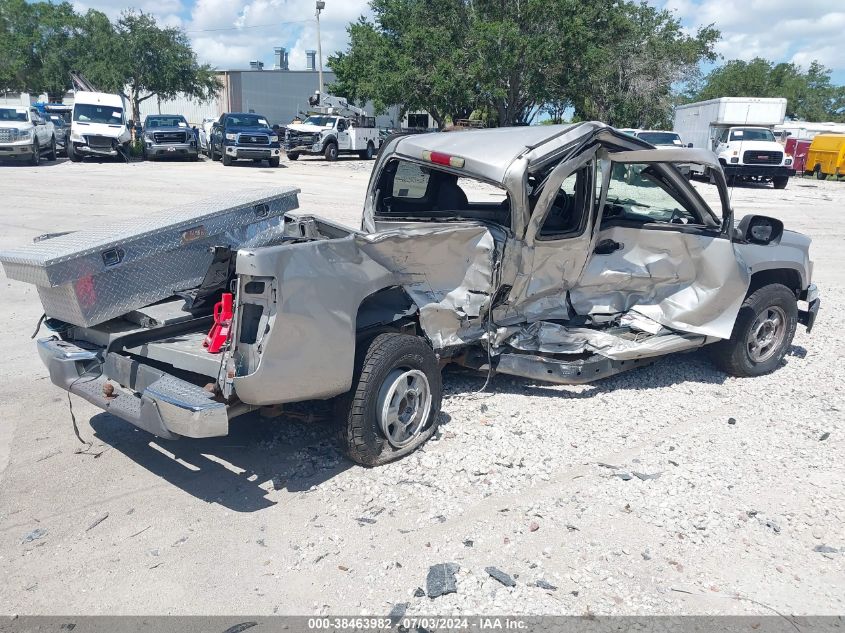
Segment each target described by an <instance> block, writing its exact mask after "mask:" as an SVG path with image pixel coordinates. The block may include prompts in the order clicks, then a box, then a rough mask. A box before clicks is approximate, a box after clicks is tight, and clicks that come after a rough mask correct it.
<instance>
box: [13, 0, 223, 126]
mask: <svg viewBox="0 0 845 633" xmlns="http://www.w3.org/2000/svg"><path fill="white" fill-rule="evenodd" d="M72 70H74V71H78V72H81V73H82V74H83V75H85V76H86V77H87V78H88V79H89V80H90V81H91V82H92V83H93V84H94V85H95V86H97V87H99V88H100V89H101V90H104V91H109V92H119V93H123V94H124V96H125V97H126V98H127V100H128V101H129V102H130V104H131V107H132V115H133V117H134V118H135V119H136V120H137V119H138V118H139V117H140V105H141V103H142V102H143V101H146V100H147V99H150V98H152V97H155V96H158V97H161V98H162V99H168V98H172V97H174V96H176V95H177V94H179V93H182V94H187V95H188V96H190V97H194V98H197V99H206V98H209V97H211V96H212V95H213V94H214V93H216V91H217V90H218V89H219V88H220V82H219V80H218V79H217V75H216V72H215V71H214V70H213V69H212V68H211V67H210V66H208V65H202V64H199V63H198V62H197V59H196V55H195V54H194V52H193V50H192V49H191V45H190V41H189V40H188V37H187V35H185V33H184V32H183V31H181V30H179V29H175V28H161V27H159V26H158V24H156V21H155V19H154V18H153V17H152V16H151V15H149V14H147V13H143V12H135V11H128V12H126V13H124V14H123V15H122V16H121V17H120V19H119V20H118V21H117V23H115V24H112V23H111V22H110V21H109V19H108V17H106V15H105V14H103V13H101V12H99V11H93V10H92V11H88V12H87V13H84V14H78V13H76V12H75V11H74V10H73V6H72V5H71V4H70V3H68V2H61V3H59V4H53V3H50V2H34V3H27V2H25V1H24V0H0V88H3V89H6V90H15V91H20V92H29V93H33V94H40V93H42V92H47V93H48V95H49V96H50V98H51V99H61V97H62V96H64V93H65V91H66V90H67V88H69V87H70V71H72Z"/></svg>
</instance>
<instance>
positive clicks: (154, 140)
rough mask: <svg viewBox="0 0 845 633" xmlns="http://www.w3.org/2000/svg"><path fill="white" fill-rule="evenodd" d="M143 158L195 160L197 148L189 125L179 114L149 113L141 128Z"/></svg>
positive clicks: (197, 155) (197, 153) (197, 156)
mask: <svg viewBox="0 0 845 633" xmlns="http://www.w3.org/2000/svg"><path fill="white" fill-rule="evenodd" d="M142 134H143V137H142V138H143V140H144V160H156V159H157V158H161V157H163V156H164V157H168V156H169V157H172V158H187V159H188V160H197V159H198V158H199V148H198V147H197V138H196V135H195V134H194V131H193V129H191V126H190V125H188V122H187V121H186V120H185V117H183V116H182V115H181V114H151V115H149V116H148V117H147V118H146V119H144V127H143V130H142Z"/></svg>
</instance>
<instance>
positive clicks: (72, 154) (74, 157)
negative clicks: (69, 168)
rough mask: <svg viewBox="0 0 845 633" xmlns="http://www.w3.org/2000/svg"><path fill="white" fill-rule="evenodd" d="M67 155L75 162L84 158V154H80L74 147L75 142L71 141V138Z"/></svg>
mask: <svg viewBox="0 0 845 633" xmlns="http://www.w3.org/2000/svg"><path fill="white" fill-rule="evenodd" d="M67 157H68V158H69V159H70V160H71V162H73V163H78V162H79V161H81V160H82V156H80V154H79V153H78V152H77V151H76V150H75V149H74V147H73V143H72V142H71V141H70V139H68V142H67Z"/></svg>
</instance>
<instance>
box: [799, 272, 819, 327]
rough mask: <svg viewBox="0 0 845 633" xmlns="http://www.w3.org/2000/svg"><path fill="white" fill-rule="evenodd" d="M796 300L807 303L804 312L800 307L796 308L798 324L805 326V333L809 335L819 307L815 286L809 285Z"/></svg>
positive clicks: (817, 291) (817, 290)
mask: <svg viewBox="0 0 845 633" xmlns="http://www.w3.org/2000/svg"><path fill="white" fill-rule="evenodd" d="M798 299H799V300H800V301H806V302H807V309H806V310H802V309H801V308H800V307H799V308H798V322H799V323H800V324H801V325H803V326H806V328H807V332H808V333H809V332H811V331H812V330H813V324H814V323H815V322H816V316H818V314H819V307H820V306H821V299H820V298H819V289H818V288H816V284H810V285H809V287H808V288H807V289H806V290H805V291H804V292H802V293H801V296H800V297H798Z"/></svg>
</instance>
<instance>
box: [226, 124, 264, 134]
mask: <svg viewBox="0 0 845 633" xmlns="http://www.w3.org/2000/svg"><path fill="white" fill-rule="evenodd" d="M226 134H273V130H272V129H271V128H269V127H263V126H261V125H251V126H250V125H238V126H235V127H229V128H226Z"/></svg>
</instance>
